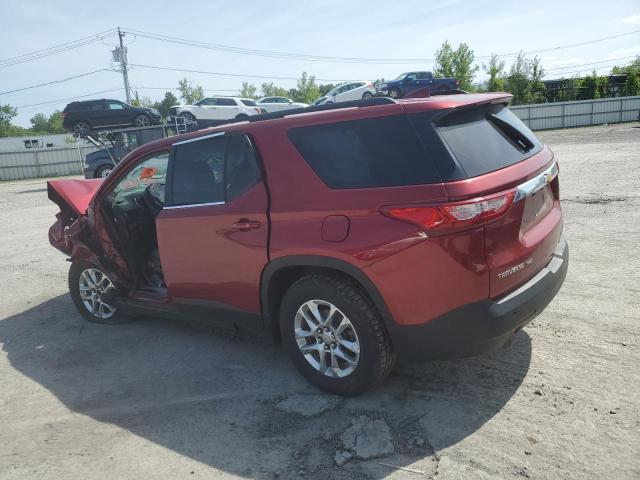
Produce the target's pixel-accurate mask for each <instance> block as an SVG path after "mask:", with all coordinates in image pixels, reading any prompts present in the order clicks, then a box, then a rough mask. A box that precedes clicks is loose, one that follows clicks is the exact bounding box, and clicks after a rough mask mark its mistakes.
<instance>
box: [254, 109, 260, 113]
mask: <svg viewBox="0 0 640 480" xmlns="http://www.w3.org/2000/svg"><path fill="white" fill-rule="evenodd" d="M254 110H255V111H256V112H258V113H262V109H261V108H254Z"/></svg>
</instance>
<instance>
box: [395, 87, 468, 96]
mask: <svg viewBox="0 0 640 480" xmlns="http://www.w3.org/2000/svg"><path fill="white" fill-rule="evenodd" d="M463 94H464V95H468V94H469V92H465V91H464V90H460V89H459V88H453V89H450V90H436V91H435V92H432V91H431V88H430V87H422V88H418V89H417V90H413V91H412V92H409V93H407V94H406V95H405V96H404V97H402V98H427V97H433V96H435V95H463Z"/></svg>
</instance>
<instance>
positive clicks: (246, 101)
mask: <svg viewBox="0 0 640 480" xmlns="http://www.w3.org/2000/svg"><path fill="white" fill-rule="evenodd" d="M240 101H241V102H242V103H244V104H245V105H246V106H247V107H257V105H256V102H254V101H253V100H240Z"/></svg>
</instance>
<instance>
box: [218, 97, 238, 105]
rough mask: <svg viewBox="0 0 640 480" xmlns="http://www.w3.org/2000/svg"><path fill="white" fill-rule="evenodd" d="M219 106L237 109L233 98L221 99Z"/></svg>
mask: <svg viewBox="0 0 640 480" xmlns="http://www.w3.org/2000/svg"><path fill="white" fill-rule="evenodd" d="M218 105H220V106H222V107H235V106H236V101H235V100H234V99H233V98H219V99H218Z"/></svg>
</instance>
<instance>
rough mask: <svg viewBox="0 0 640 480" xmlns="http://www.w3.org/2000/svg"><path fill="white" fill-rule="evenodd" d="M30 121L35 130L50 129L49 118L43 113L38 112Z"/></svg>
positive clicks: (44, 130)
mask: <svg viewBox="0 0 640 480" xmlns="http://www.w3.org/2000/svg"><path fill="white" fill-rule="evenodd" d="M29 121H30V122H31V130H33V131H34V132H43V133H44V132H48V131H49V120H48V119H47V117H46V116H45V115H44V114H43V113H36V114H35V115H34V116H33V117H31V120H29Z"/></svg>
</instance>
